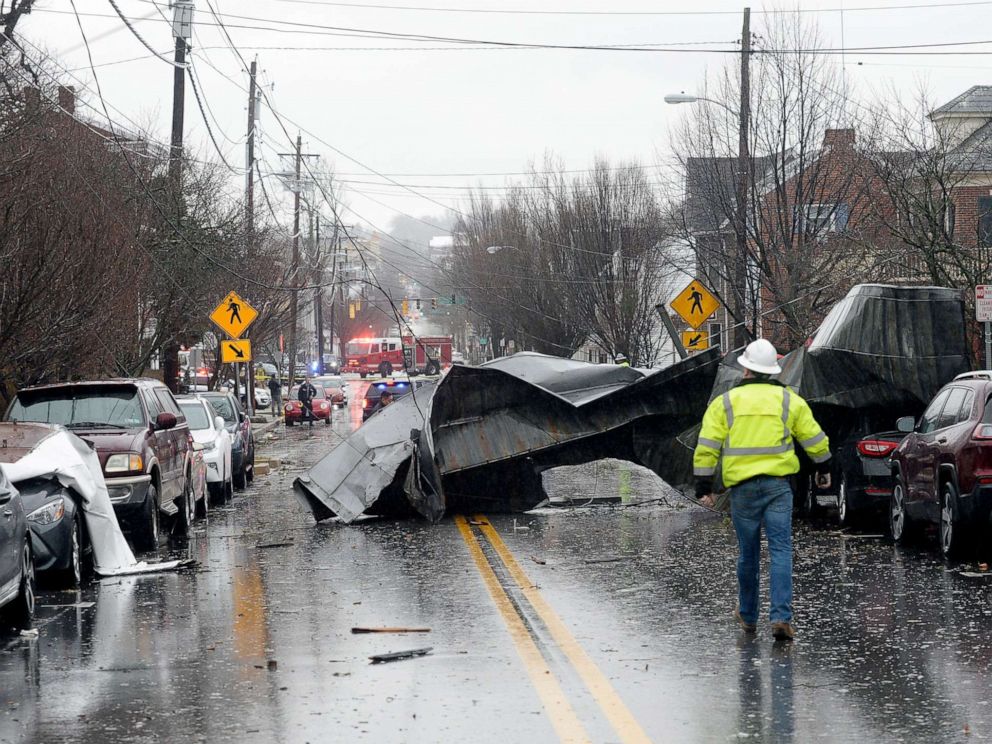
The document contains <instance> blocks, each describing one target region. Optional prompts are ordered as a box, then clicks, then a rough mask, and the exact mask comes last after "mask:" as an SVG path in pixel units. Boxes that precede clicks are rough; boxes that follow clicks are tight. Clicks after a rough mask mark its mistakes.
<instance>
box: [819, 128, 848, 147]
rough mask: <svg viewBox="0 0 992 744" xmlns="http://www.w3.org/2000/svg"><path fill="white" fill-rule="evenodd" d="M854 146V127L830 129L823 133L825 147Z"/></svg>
mask: <svg viewBox="0 0 992 744" xmlns="http://www.w3.org/2000/svg"><path fill="white" fill-rule="evenodd" d="M839 147H846V148H851V147H854V130H853V129H828V130H827V131H825V132H824V133H823V149H825V150H829V149H832V148H839Z"/></svg>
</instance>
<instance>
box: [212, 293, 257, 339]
mask: <svg viewBox="0 0 992 744" xmlns="http://www.w3.org/2000/svg"><path fill="white" fill-rule="evenodd" d="M257 317H258V311H257V310H256V309H255V308H253V307H252V306H251V305H249V304H248V303H247V302H245V301H244V300H243V299H241V298H240V297H239V296H238V293H237V292H228V294H227V297H225V298H224V300H223V302H221V303H220V304H219V305H218V306H217V307H215V308H214V311H213V312H212V313H210V320H212V321H213V322H214V323H216V324H217V327H218V328H220V329H221V330H222V331H224V333H226V334H227V335H228V336H231V337H232V338H241V334H242V333H244V332H245V331H246V330H248V326H250V325H251V324H252V323H253V322H254V321H255V318H257Z"/></svg>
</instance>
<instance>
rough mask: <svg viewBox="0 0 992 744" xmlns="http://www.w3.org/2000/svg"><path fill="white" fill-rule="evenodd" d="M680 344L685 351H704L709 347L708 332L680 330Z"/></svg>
mask: <svg viewBox="0 0 992 744" xmlns="http://www.w3.org/2000/svg"><path fill="white" fill-rule="evenodd" d="M682 346H684V347H685V350H686V351H706V350H707V349H708V348H710V334H709V333H707V332H706V331H682Z"/></svg>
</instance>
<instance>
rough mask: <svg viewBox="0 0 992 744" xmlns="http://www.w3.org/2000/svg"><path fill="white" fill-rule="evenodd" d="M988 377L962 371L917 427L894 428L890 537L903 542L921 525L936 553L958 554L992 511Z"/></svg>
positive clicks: (907, 422)
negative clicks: (931, 528)
mask: <svg viewBox="0 0 992 744" xmlns="http://www.w3.org/2000/svg"><path fill="white" fill-rule="evenodd" d="M990 396H992V371H980V372H966V373H964V374H962V375H958V376H957V377H955V378H954V380H953V381H952V382H950V383H948V384H947V385H945V386H944V387H943V388H941V389H940V391H939V392H938V393H937V395H936V396H934V399H933V400H932V401H930V405H928V406H927V408H926V410H925V411H924V412H923V415H922V416H921V417H920V420H919V421H918V422H917V421H914V420H913V418H912V417H910V416H907V417H904V418H901V419H899V421H898V422H897V423H896V426H897V428H898V429H899V430H900V431H905V432H907V434H906V438H905V439H903V440H902V443H901V444H900V445H899V447H898V448H897V449H896V451H895V452H894V453H893V455H892V466H893V476H894V481H895V482H894V484H893V488H892V496H891V498H890V500H889V527H890V530H891V532H892V538H893V539H894V540H895V541H896V542H897V543H904V542H906V541H907V540H908V539H909V538H911V537H913V536H914V534H915V533H917V532H919V531H920V528H921V527H922V526H923V525H924V524H925V523H936V524H938V525H939V527H940V530H939V534H940V550H941V552H942V553H943V554H944V555H945V556H947V555H951V554H952V553H955V552H956V551H957V550H958V549H959V548H960V547H961V546H962V545H963V544H964V543H965V542H966V541H967V537H968V535H969V533H972V532H974V531H975V530H976V529H978V528H980V527H983V526H985V525H987V524H988V522H989V514H990V512H992V403H990V402H989V397H990Z"/></svg>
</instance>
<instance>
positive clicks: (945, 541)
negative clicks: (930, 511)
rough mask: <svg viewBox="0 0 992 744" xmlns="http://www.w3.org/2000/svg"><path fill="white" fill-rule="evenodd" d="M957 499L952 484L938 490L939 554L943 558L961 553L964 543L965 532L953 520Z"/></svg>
mask: <svg viewBox="0 0 992 744" xmlns="http://www.w3.org/2000/svg"><path fill="white" fill-rule="evenodd" d="M957 498H958V490H957V488H955V487H954V484H953V483H950V482H948V483H945V484H944V487H943V488H942V489H941V490H940V525H939V526H940V529H939V530H938V533H937V534H938V536H939V538H940V552H941V555H943V556H944V557H945V558H952V557H954V556H955V555H957V554H958V553H960V552H961V548H962V546H963V545H964V543H965V534H964V533H965V530H964V528H963V526H962V525H961V524H960V523H959V522H957V521H956V520H955V519H954V507H955V502H956V501H957Z"/></svg>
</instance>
